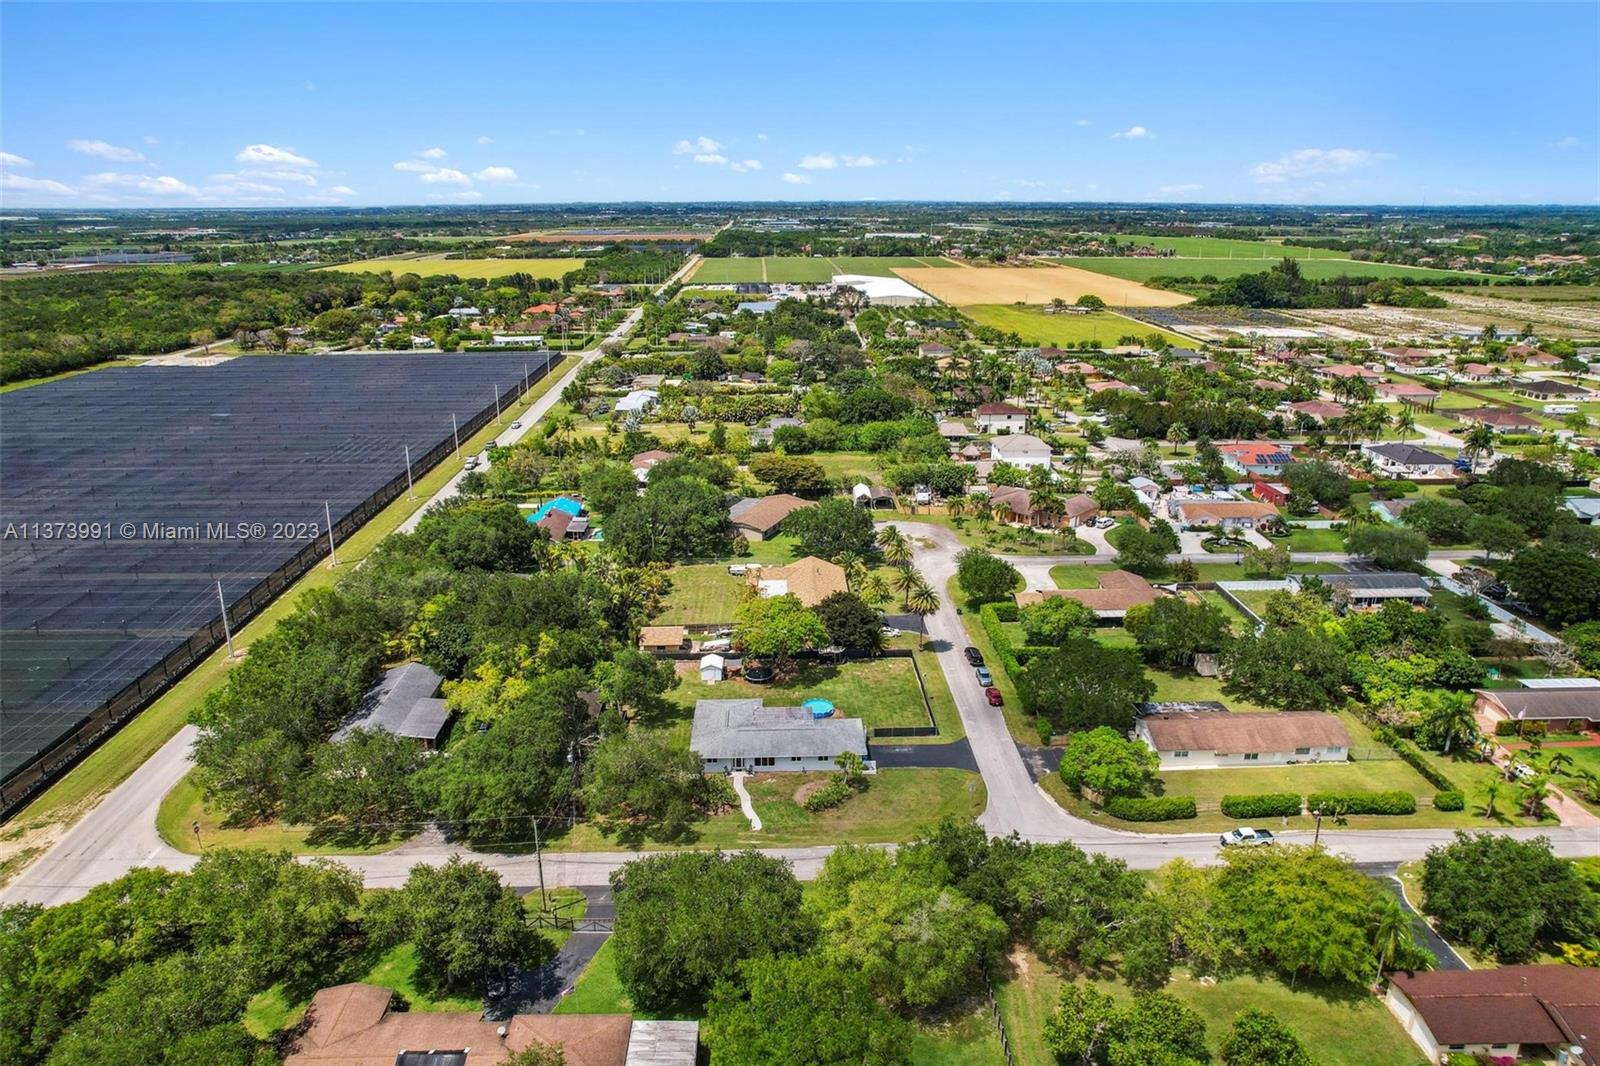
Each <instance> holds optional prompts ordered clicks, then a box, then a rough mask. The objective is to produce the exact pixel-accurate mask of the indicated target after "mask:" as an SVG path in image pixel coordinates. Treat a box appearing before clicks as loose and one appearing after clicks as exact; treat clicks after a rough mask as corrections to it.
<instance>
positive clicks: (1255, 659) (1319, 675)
mask: <svg viewBox="0 0 1600 1066" xmlns="http://www.w3.org/2000/svg"><path fill="white" fill-rule="evenodd" d="M1223 663H1224V665H1225V667H1226V676H1227V681H1226V682H1225V683H1224V687H1225V689H1226V690H1227V691H1228V692H1230V693H1236V694H1238V695H1241V696H1244V697H1246V698H1248V699H1253V700H1255V701H1257V702H1258V703H1265V704H1267V705H1268V706H1270V707H1275V708H1277V709H1278V710H1280V711H1325V710H1330V709H1336V708H1338V707H1340V706H1342V705H1343V703H1344V696H1345V686H1346V685H1347V684H1348V683H1349V680H1350V671H1349V667H1348V665H1347V663H1346V661H1345V657H1344V653H1343V652H1341V651H1340V649H1339V647H1338V646H1337V645H1336V644H1334V642H1333V641H1332V640H1330V639H1328V637H1326V636H1324V635H1323V634H1322V633H1320V632H1313V631H1312V630H1309V629H1304V628H1301V627H1299V626H1294V627H1291V628H1289V629H1272V628H1269V629H1266V630H1264V631H1263V632H1262V633H1261V634H1260V635H1258V636H1249V637H1242V638H1240V639H1238V640H1235V641H1233V642H1232V643H1231V644H1229V645H1228V648H1227V650H1226V651H1225V652H1224V654H1223Z"/></svg>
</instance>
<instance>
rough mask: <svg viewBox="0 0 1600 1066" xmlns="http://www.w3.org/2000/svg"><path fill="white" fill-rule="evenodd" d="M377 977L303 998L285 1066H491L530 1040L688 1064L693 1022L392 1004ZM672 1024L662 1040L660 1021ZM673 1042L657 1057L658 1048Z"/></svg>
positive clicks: (621, 1063) (580, 1062)
mask: <svg viewBox="0 0 1600 1066" xmlns="http://www.w3.org/2000/svg"><path fill="white" fill-rule="evenodd" d="M393 1000H394V992H393V990H392V989H388V988H384V987H382V986H381V985H369V984H348V985H336V986H335V987H333V988H324V989H322V990H321V991H320V992H318V993H317V994H316V995H315V996H313V997H312V998H311V1005H310V1007H308V1008H307V1009H306V1025H305V1029H304V1031H303V1032H302V1033H301V1034H300V1036H299V1037H298V1038H297V1039H296V1040H295V1043H294V1046H293V1047H292V1049H291V1050H290V1052H289V1055H288V1057H287V1058H285V1059H284V1063H285V1066H397V1064H400V1066H411V1064H426V1066H492V1064H494V1063H500V1062H504V1061H506V1060H507V1059H509V1058H510V1057H511V1056H512V1055H514V1054H516V1053H517V1052H519V1051H522V1050H524V1049H525V1048H529V1047H532V1046H533V1045H534V1044H536V1043H542V1044H548V1045H552V1046H559V1047H560V1048H561V1050H562V1053H563V1054H564V1056H565V1058H566V1062H567V1066H625V1064H626V1063H628V1062H630V1061H632V1059H631V1058H630V1055H631V1051H632V1048H633V1046H634V1044H635V1043H638V1045H639V1046H640V1048H641V1049H643V1048H645V1047H647V1046H648V1047H650V1048H651V1049H652V1050H653V1051H654V1052H655V1057H654V1058H651V1059H650V1060H649V1061H650V1062H652V1063H656V1064H659V1066H668V1064H671V1066H692V1064H693V1062H694V1060H695V1053H696V1044H697V1043H698V1025H697V1023H695V1022H668V1023H660V1022H644V1021H640V1022H635V1021H634V1020H633V1019H632V1018H631V1017H629V1016H628V1015H626V1014H518V1015H515V1016H514V1017H512V1018H511V1019H510V1020H509V1021H507V1022H504V1023H502V1022H494V1021H488V1020H486V1019H485V1018H484V1017H483V1015H482V1014H480V1013H478V1012H476V1011H473V1012H465V1011H460V1012H457V1011H396V1010H392V1009H391V1007H392V1005H393ZM663 1024H665V1025H668V1026H674V1027H677V1028H676V1029H674V1030H673V1033H674V1034H675V1035H676V1037H677V1039H676V1040H675V1041H673V1040H667V1039H664V1037H666V1036H667V1034H666V1033H664V1032H663V1031H661V1030H660V1029H659V1028H658V1027H659V1026H661V1025H663ZM669 1046H671V1047H675V1048H676V1051H675V1053H673V1054H671V1055H669V1056H668V1057H663V1055H662V1050H663V1049H664V1048H666V1047H669Z"/></svg>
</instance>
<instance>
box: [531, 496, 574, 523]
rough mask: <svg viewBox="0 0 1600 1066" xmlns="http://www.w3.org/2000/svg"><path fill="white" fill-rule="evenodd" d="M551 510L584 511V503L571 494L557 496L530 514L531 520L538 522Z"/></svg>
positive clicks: (572, 512)
mask: <svg viewBox="0 0 1600 1066" xmlns="http://www.w3.org/2000/svg"><path fill="white" fill-rule="evenodd" d="M551 511H565V512H566V513H567V514H570V515H579V514H582V513H583V504H582V503H580V502H578V501H577V500H574V499H573V498H572V497H571V496H557V497H556V498H555V499H553V500H550V501H548V502H546V503H542V504H540V505H539V509H538V510H537V511H534V512H533V513H532V514H530V515H529V516H528V521H529V522H537V521H539V520H540V519H541V518H543V517H544V516H545V515H547V514H549V513H550V512H551Z"/></svg>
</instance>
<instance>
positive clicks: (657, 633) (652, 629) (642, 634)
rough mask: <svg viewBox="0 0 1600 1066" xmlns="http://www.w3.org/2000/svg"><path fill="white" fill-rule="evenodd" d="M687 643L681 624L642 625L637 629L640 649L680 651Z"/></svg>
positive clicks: (686, 632)
mask: <svg viewBox="0 0 1600 1066" xmlns="http://www.w3.org/2000/svg"><path fill="white" fill-rule="evenodd" d="M688 645H689V631H688V630H687V629H685V628H684V627H683V626H644V627H643V628H641V629H640V630H639V650H640V651H682V650H683V649H684V648H686V647H688Z"/></svg>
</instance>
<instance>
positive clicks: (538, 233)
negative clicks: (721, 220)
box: [496, 229, 716, 244]
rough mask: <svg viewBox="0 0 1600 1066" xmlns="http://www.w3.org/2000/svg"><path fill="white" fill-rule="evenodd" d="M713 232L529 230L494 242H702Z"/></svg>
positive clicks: (507, 235)
mask: <svg viewBox="0 0 1600 1066" xmlns="http://www.w3.org/2000/svg"><path fill="white" fill-rule="evenodd" d="M715 232H716V231H715V230H699V231H695V230H617V231H615V232H611V231H605V232H601V231H598V230H590V231H583V230H545V229H541V230H529V231H528V232H526V233H508V234H506V235H505V236H504V237H498V238H496V240H502V241H536V242H538V243H540V244H614V243H616V242H618V241H704V240H710V239H711V236H712V234H713V233H715Z"/></svg>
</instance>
